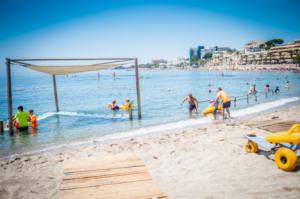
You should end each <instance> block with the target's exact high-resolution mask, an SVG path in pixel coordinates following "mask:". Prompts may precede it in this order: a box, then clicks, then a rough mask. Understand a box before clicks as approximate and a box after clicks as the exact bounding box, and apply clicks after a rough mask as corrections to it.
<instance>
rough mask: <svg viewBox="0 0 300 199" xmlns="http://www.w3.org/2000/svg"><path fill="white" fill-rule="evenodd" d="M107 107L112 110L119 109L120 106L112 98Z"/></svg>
mask: <svg viewBox="0 0 300 199" xmlns="http://www.w3.org/2000/svg"><path fill="white" fill-rule="evenodd" d="M108 108H110V109H111V110H112V111H117V110H119V109H120V107H119V106H118V105H117V102H116V100H113V101H112V102H111V103H110V104H109V105H108Z"/></svg>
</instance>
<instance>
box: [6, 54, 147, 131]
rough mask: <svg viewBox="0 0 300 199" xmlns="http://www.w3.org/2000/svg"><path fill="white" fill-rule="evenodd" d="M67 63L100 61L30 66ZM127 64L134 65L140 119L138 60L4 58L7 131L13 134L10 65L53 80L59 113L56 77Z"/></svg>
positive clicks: (139, 116) (140, 116)
mask: <svg viewBox="0 0 300 199" xmlns="http://www.w3.org/2000/svg"><path fill="white" fill-rule="evenodd" d="M67 61H73V62H74V61H80V62H82V61H93V62H95V61H101V63H96V64H90V65H79V64H78V65H60V66H58V65H56V64H53V65H39V64H32V62H35V63H37V62H67ZM128 62H131V63H132V62H134V65H135V80H136V81H135V82H136V95H137V105H138V118H139V119H141V118H142V112H141V97H140V83H139V65H138V58H58V59H53V58H46V59H9V58H6V75H7V78H6V80H7V101H8V103H7V106H8V119H9V123H8V126H9V131H10V133H13V110H12V102H13V100H12V82H11V81H12V79H11V65H12V64H14V65H21V66H23V67H26V68H29V69H32V70H35V71H38V72H42V73H46V74H49V75H51V76H52V78H53V91H54V97H55V105H56V111H57V112H58V111H59V106H58V95H57V89H56V75H67V74H74V73H81V72H90V71H99V70H104V69H109V68H114V67H116V66H121V65H125V64H128Z"/></svg>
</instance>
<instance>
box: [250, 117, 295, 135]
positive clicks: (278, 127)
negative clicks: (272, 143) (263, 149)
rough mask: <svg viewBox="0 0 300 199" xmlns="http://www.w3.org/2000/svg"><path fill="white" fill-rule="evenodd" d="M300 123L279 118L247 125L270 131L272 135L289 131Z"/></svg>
mask: <svg viewBox="0 0 300 199" xmlns="http://www.w3.org/2000/svg"><path fill="white" fill-rule="evenodd" d="M299 123H300V121H295V120H280V119H278V118H277V117H275V118H273V119H266V120H263V121H260V122H257V121H256V120H253V121H249V122H246V123H245V125H247V126H249V127H254V128H258V129H262V130H265V131H268V132H270V133H277V132H283V131H288V130H289V129H290V128H291V127H292V126H293V125H294V124H299Z"/></svg>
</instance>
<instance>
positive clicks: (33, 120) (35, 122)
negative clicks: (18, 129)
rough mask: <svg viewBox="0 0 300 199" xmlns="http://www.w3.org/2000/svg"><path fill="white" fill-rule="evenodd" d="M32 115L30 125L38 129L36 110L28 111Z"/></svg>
mask: <svg viewBox="0 0 300 199" xmlns="http://www.w3.org/2000/svg"><path fill="white" fill-rule="evenodd" d="M28 112H29V117H30V127H31V128H33V129H36V128H37V127H38V122H37V117H36V115H35V114H34V111H33V110H32V109H31V110H29V111H28Z"/></svg>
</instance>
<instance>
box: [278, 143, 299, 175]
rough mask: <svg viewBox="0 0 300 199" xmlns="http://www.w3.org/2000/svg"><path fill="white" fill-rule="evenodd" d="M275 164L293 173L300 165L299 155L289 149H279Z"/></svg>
mask: <svg viewBox="0 0 300 199" xmlns="http://www.w3.org/2000/svg"><path fill="white" fill-rule="evenodd" d="M275 162H276V164H277V166H278V167H279V168H280V169H282V170H284V171H292V170H294V169H295V168H296V166H297V163H298V158H297V155H296V153H295V152H294V151H292V150H291V149H289V148H285V147H282V148H279V149H278V150H277V151H276V152H275Z"/></svg>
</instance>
